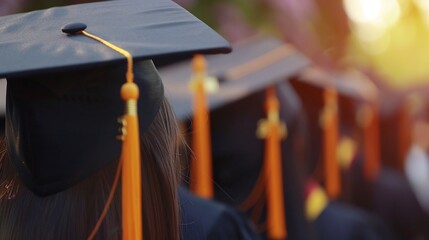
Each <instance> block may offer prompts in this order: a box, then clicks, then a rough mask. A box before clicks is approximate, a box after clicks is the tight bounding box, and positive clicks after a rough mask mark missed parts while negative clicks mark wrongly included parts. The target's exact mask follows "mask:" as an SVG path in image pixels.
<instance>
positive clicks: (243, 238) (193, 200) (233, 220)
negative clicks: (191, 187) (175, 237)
mask: <svg viewBox="0 0 429 240" xmlns="http://www.w3.org/2000/svg"><path fill="white" fill-rule="evenodd" d="M179 199H180V212H181V230H182V232H181V236H182V239H183V240H205V239H208V240H209V239H213V240H215V239H236V240H253V239H259V236H258V235H257V234H256V232H255V231H254V229H253V228H252V226H251V225H250V224H249V222H248V221H247V219H246V218H245V217H244V216H242V215H241V214H240V213H239V212H237V211H236V210H235V209H233V208H231V207H228V206H226V205H224V204H220V203H217V202H214V201H209V200H205V199H202V198H199V197H197V196H195V195H193V194H192V193H190V192H189V191H188V190H187V189H185V188H183V187H180V188H179Z"/></svg>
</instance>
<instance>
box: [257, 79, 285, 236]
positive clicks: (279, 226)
mask: <svg viewBox="0 0 429 240" xmlns="http://www.w3.org/2000/svg"><path fill="white" fill-rule="evenodd" d="M266 107H267V115H268V117H267V119H263V120H261V121H260V122H259V126H258V131H257V135H258V137H261V138H265V160H264V172H265V182H266V194H267V232H268V233H267V234H268V237H269V239H286V236H287V231H286V217H285V214H284V213H285V207H284V197H283V176H282V169H283V168H282V157H281V144H280V141H281V139H282V138H283V137H285V136H286V126H285V125H284V123H282V122H280V119H279V102H278V99H277V97H276V90H275V88H274V87H269V88H268V89H267V97H266Z"/></svg>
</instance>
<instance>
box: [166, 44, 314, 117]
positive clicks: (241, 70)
mask: <svg viewBox="0 0 429 240" xmlns="http://www.w3.org/2000/svg"><path fill="white" fill-rule="evenodd" d="M206 61H207V66H208V68H207V75H208V76H213V77H215V78H217V79H218V81H219V89H218V90H217V91H215V92H214V93H211V94H210V97H209V98H208V100H207V101H208V106H209V109H210V111H213V110H215V109H218V108H221V107H222V106H225V105H227V104H229V103H232V102H235V101H237V100H239V99H242V98H244V97H246V96H248V95H250V94H252V93H255V92H259V91H262V90H263V89H265V88H266V87H267V86H269V85H275V84H276V83H278V82H281V81H284V80H285V79H287V78H288V77H290V76H293V75H295V74H297V73H298V72H299V71H301V70H302V69H303V68H304V67H306V66H308V65H309V60H308V59H307V58H306V57H305V56H304V55H302V54H301V53H299V52H298V51H297V50H296V49H295V48H294V47H293V46H292V45H290V44H285V43H283V42H281V41H280V40H278V39H275V38H267V37H254V38H251V39H249V40H247V41H244V42H241V43H239V44H237V45H235V46H234V51H233V52H232V53H231V54H228V55H226V56H222V57H216V56H207V57H206ZM160 75H161V77H162V79H163V80H164V85H165V88H166V96H167V98H169V99H171V104H172V107H173V109H174V111H175V113H176V115H177V116H178V118H179V119H182V120H186V119H189V118H191V117H192V115H193V108H192V101H193V100H192V99H193V95H192V92H191V91H190V89H189V80H190V77H191V76H192V75H193V72H192V68H191V67H190V63H189V62H187V61H185V62H181V63H178V64H174V65H171V66H167V67H163V68H161V69H160Z"/></svg>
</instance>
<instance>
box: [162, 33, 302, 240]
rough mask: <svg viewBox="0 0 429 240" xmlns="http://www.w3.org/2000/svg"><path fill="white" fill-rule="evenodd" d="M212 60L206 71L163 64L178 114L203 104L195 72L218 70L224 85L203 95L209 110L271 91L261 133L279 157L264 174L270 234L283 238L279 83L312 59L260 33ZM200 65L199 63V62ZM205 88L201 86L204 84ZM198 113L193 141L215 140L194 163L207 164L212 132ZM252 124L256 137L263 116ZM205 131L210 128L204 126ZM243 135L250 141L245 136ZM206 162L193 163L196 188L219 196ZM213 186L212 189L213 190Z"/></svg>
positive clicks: (269, 154)
mask: <svg viewBox="0 0 429 240" xmlns="http://www.w3.org/2000/svg"><path fill="white" fill-rule="evenodd" d="M197 61H198V60H197ZM206 62H207V69H206V71H205V72H204V73H203V74H201V73H194V74H193V72H192V68H191V64H190V62H183V63H179V64H176V65H173V66H168V67H165V68H162V69H161V71H160V74H161V76H162V78H163V79H164V83H165V86H166V96H167V98H169V99H170V100H171V102H172V106H173V109H174V110H175V112H176V114H177V116H178V117H179V118H180V119H182V120H185V121H186V120H188V119H190V118H192V116H193V111H194V109H193V108H192V105H193V104H194V106H196V105H197V104H201V102H200V101H201V100H200V99H201V97H198V99H197V98H195V101H197V102H194V103H193V101H194V100H193V99H194V97H193V96H194V94H195V95H197V96H198V95H200V92H196V93H192V91H191V90H190V89H189V87H188V86H189V84H188V82H189V79H190V76H192V75H194V78H197V77H198V76H201V75H205V76H214V77H216V78H217V79H218V80H219V88H218V90H217V91H215V92H214V93H212V94H210V95H209V96H206V99H204V100H203V101H207V105H206V111H209V112H215V111H217V110H221V109H222V108H223V107H225V106H229V105H231V104H233V103H236V102H239V101H240V100H242V99H244V98H246V97H248V96H250V95H253V94H255V93H260V92H263V91H264V90H266V91H267V92H266V94H264V95H266V97H265V98H266V100H265V101H266V110H267V113H266V116H265V117H266V119H264V120H262V121H261V124H260V126H261V127H260V128H259V131H258V132H259V135H260V136H261V137H265V138H266V140H267V143H266V146H267V148H266V149H269V148H271V151H267V152H266V156H265V158H266V159H271V160H272V159H276V160H274V161H267V160H266V161H265V166H266V167H265V168H264V169H265V170H264V171H266V173H268V174H264V176H265V177H266V178H265V182H266V183H267V186H266V188H267V190H268V192H267V201H268V204H267V205H268V217H267V221H268V227H267V228H268V235H269V236H270V237H272V238H275V239H283V238H284V237H285V235H286V229H285V219H284V215H283V213H284V210H283V208H284V205H283V204H284V201H283V194H282V193H283V187H282V184H283V181H282V175H281V169H282V167H281V162H280V159H281V152H280V147H279V145H280V144H279V142H280V139H281V135H282V132H283V133H284V130H285V128H284V127H282V124H281V119H280V118H279V105H281V103H279V101H278V99H277V97H276V91H275V89H274V86H276V85H277V84H278V83H281V82H284V81H286V80H287V79H288V78H289V77H291V76H293V75H295V74H297V73H298V72H299V71H301V70H302V69H303V68H305V67H306V66H308V64H309V60H308V59H307V58H306V57H305V56H303V55H302V54H300V53H299V52H298V51H297V50H295V48H294V47H293V46H291V45H290V44H285V43H283V42H281V41H279V40H277V39H273V38H268V37H262V36H258V37H255V38H252V39H249V40H247V41H245V42H241V43H239V44H237V45H235V46H234V51H233V53H231V54H230V55H228V56H225V57H224V58H218V57H216V56H208V57H207V58H206ZM194 65H195V64H194ZM194 69H196V68H195V67H194ZM201 88H202V87H201V86H200V89H201ZM253 107H257V106H248V108H253ZM262 107H263V106H261V108H262ZM197 109H198V107H197V108H195V110H197ZM235 114H238V115H239V114H240V112H236V113H235ZM195 115H196V116H194V117H193V122H192V123H193V124H194V125H193V133H194V136H196V138H195V137H194V139H193V144H194V143H195V142H197V143H199V144H200V143H201V142H202V140H201V139H203V138H206V139H209V141H207V142H206V145H208V147H207V146H206V147H205V148H206V150H207V151H209V152H208V153H207V152H205V153H201V151H200V150H199V149H193V150H194V152H195V161H193V164H194V162H200V163H197V164H203V163H201V162H203V161H208V163H207V162H206V163H205V164H204V166H207V165H210V166H211V164H212V163H211V162H210V161H211V158H210V157H207V158H206V157H204V158H203V157H201V154H204V156H211V153H210V151H211V150H210V136H209V135H208V134H209V133H207V134H206V135H205V136H199V135H198V134H199V133H201V132H202V131H201V130H199V129H196V127H197V125H199V120H197V119H196V118H198V115H199V113H195ZM201 115H202V117H201V118H202V119H204V120H203V122H205V123H206V124H209V121H207V120H208V119H209V118H208V113H207V112H206V113H203V114H201ZM243 121H244V122H245V121H246V120H245V119H243ZM244 122H243V124H244ZM250 124H252V125H253V126H254V129H253V132H252V136H253V138H254V139H256V136H255V131H256V130H257V122H253V123H250ZM207 128H210V127H207V126H205V127H204V129H207ZM225 131H226V130H225ZM204 132H208V131H207V130H204ZM268 136H270V137H268ZM242 140H243V141H245V139H242ZM268 142H270V143H268ZM204 159H206V160H204ZM261 160H262V159H261ZM241 164H242V163H241ZM204 168H205V169H206V170H205V171H202V169H201V168H198V170H195V165H194V166H191V179H190V182H191V189H193V190H194V191H195V192H196V193H197V194H198V193H200V192H201V193H202V195H203V196H204V197H211V196H213V187H212V186H211V185H212V183H211V181H212V177H211V176H212V172H211V167H204ZM194 172H196V173H197V174H199V175H200V176H202V177H201V178H199V177H196V176H195V175H192V174H193V173H194ZM270 177H272V178H270ZM272 180H273V181H272ZM193 181H194V182H197V184H198V185H199V186H200V187H199V188H195V187H194V186H195V185H193V183H192V182H193ZM200 182H206V184H200ZM255 188H257V187H255ZM207 189H210V190H209V192H208V193H207ZM250 198H252V197H250ZM274 205H276V206H274Z"/></svg>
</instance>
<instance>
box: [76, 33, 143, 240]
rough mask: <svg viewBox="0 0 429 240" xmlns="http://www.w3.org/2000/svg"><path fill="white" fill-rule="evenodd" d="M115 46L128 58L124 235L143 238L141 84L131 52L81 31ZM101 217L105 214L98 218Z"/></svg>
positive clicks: (124, 88) (124, 92) (124, 90)
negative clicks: (138, 80) (137, 77)
mask: <svg viewBox="0 0 429 240" xmlns="http://www.w3.org/2000/svg"><path fill="white" fill-rule="evenodd" d="M76 34H83V35H85V36H87V37H89V38H92V39H94V40H96V41H98V42H100V43H102V44H104V45H106V46H107V47H109V48H111V49H112V50H115V51H117V52H118V53H120V54H122V55H124V57H125V58H126V59H127V72H126V76H125V77H126V81H127V82H126V83H125V84H123V85H122V88H121V97H122V100H124V102H125V114H124V115H123V116H122V118H121V119H120V122H121V124H122V134H121V136H119V138H120V140H122V141H123V143H122V154H121V161H122V239H124V240H141V239H143V227H142V226H143V221H142V194H141V190H142V189H141V183H142V180H141V168H140V167H141V166H140V132H139V124H138V123H139V121H138V117H137V100H138V97H139V88H138V86H137V85H136V84H135V83H134V75H133V57H132V55H131V54H130V53H129V52H128V51H126V50H125V49H122V48H120V47H118V46H116V45H114V44H112V43H110V42H108V41H106V40H104V39H102V38H100V37H97V36H95V35H93V34H90V33H89V32H86V31H79V32H78V33H76ZM99 221H102V218H101V219H100V220H99Z"/></svg>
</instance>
